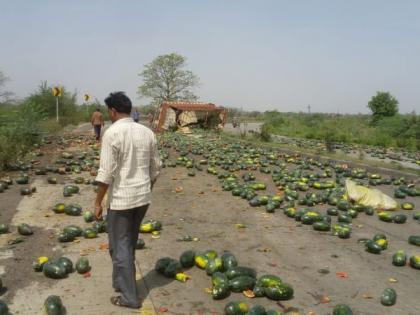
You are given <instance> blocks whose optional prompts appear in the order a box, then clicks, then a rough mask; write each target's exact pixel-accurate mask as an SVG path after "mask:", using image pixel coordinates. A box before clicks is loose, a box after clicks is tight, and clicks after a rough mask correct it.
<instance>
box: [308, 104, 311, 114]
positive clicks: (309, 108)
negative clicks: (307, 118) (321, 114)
mask: <svg viewBox="0 0 420 315" xmlns="http://www.w3.org/2000/svg"><path fill="white" fill-rule="evenodd" d="M310 113H311V105H308V114H310Z"/></svg>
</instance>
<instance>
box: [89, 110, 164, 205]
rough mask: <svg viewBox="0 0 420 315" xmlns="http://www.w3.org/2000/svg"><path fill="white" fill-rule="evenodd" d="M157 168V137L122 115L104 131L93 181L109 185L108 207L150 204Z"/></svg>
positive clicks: (157, 172) (158, 168) (158, 163)
mask: <svg viewBox="0 0 420 315" xmlns="http://www.w3.org/2000/svg"><path fill="white" fill-rule="evenodd" d="M160 167H161V162H160V159H159V155H158V151H157V145H156V137H155V135H154V133H153V131H151V130H150V129H149V128H147V127H145V126H143V125H141V124H137V123H135V122H134V121H133V119H132V118H122V119H119V120H117V121H116V122H114V123H113V124H112V125H111V126H110V127H109V128H108V129H107V130H106V131H105V134H104V136H103V138H102V144H101V156H100V163H99V170H98V176H97V177H96V181H98V182H101V183H105V184H108V185H110V186H109V188H108V206H109V208H110V209H112V210H126V209H131V208H135V207H140V206H143V205H146V204H149V203H150V201H151V182H153V181H154V180H155V179H156V177H157V176H158V174H159V170H160Z"/></svg>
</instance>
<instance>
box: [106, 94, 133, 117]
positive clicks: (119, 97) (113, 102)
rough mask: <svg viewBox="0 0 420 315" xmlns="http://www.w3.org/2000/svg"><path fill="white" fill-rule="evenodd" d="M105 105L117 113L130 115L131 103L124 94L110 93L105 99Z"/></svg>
mask: <svg viewBox="0 0 420 315" xmlns="http://www.w3.org/2000/svg"><path fill="white" fill-rule="evenodd" d="M105 104H106V106H108V107H110V108H114V109H115V110H116V111H117V112H118V113H123V114H130V113H131V107H132V105H131V101H130V99H129V98H128V96H127V95H125V93H124V92H114V93H110V94H109V95H108V97H107V98H106V99H105Z"/></svg>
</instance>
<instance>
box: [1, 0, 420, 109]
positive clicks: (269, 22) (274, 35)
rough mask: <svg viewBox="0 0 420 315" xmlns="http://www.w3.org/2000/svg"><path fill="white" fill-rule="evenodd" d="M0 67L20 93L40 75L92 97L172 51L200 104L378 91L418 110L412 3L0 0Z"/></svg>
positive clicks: (417, 33)
mask: <svg viewBox="0 0 420 315" xmlns="http://www.w3.org/2000/svg"><path fill="white" fill-rule="evenodd" d="M0 41H1V48H0V71H2V72H3V73H4V74H5V75H7V76H8V77H9V78H10V79H11V80H10V81H9V82H8V84H7V89H8V90H10V91H12V92H14V93H15V94H16V95H17V96H18V97H20V98H23V97H25V96H27V95H29V94H30V93H32V92H33V91H34V90H35V89H36V88H37V86H38V85H39V84H40V82H41V81H45V80H46V81H47V82H48V83H49V84H60V85H64V86H65V87H66V88H67V89H69V90H71V91H77V92H78V93H79V96H80V97H79V99H80V102H81V101H82V99H81V97H82V95H83V94H84V93H89V94H90V95H92V97H93V98H97V99H99V100H100V101H103V99H104V98H105V97H106V96H107V95H108V93H109V92H112V91H117V90H122V91H126V92H127V94H128V96H129V97H130V98H131V99H132V100H133V103H134V104H135V105H145V104H148V103H149V100H148V99H145V98H139V97H138V95H137V88H138V86H139V85H141V77H139V75H138V74H139V73H140V72H141V70H142V69H143V66H144V65H145V64H148V63H150V62H151V61H152V60H153V59H154V58H155V57H157V56H159V55H162V54H167V53H172V52H176V53H178V54H180V55H183V56H185V57H186V58H187V68H188V69H190V70H192V71H193V72H194V73H195V74H196V75H198V77H199V78H200V86H198V87H197V88H196V89H195V93H196V94H197V95H198V96H199V99H200V101H202V102H211V103H214V104H217V105H221V106H228V107H236V108H243V109H244V110H260V111H265V110H278V111H284V112H288V111H293V112H299V111H307V108H308V105H310V107H311V111H312V112H333V113H337V112H339V113H368V112H369V110H368V108H367V103H368V101H369V99H370V98H371V97H372V96H373V95H374V94H375V93H376V92H377V91H389V92H390V93H391V94H393V95H394V96H396V97H397V99H398V100H399V103H400V104H399V108H400V112H402V113H408V112H411V111H413V110H416V111H417V113H419V112H420V85H419V79H418V78H419V74H420V57H419V56H420V1H417V0H413V1H409V0H402V1H393V0H362V1H356V0H355V1H345V0H335V1H329V0H319V1H315V0H313V1H310V0H307V1H303V0H296V1H282V0H255V1H248V0H224V1H221V0H212V1H204V0H150V1H149V0H147V1H146V0H136V1H134V0H124V1H121V0H120V1H112V0H72V1H66V0H53V1H48V0H37V1H28V0H13V1H10V0H0Z"/></svg>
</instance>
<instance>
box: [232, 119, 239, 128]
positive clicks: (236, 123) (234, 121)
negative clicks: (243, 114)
mask: <svg viewBox="0 0 420 315" xmlns="http://www.w3.org/2000/svg"><path fill="white" fill-rule="evenodd" d="M232 126H233V128H236V127H238V118H237V117H233V119H232Z"/></svg>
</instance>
